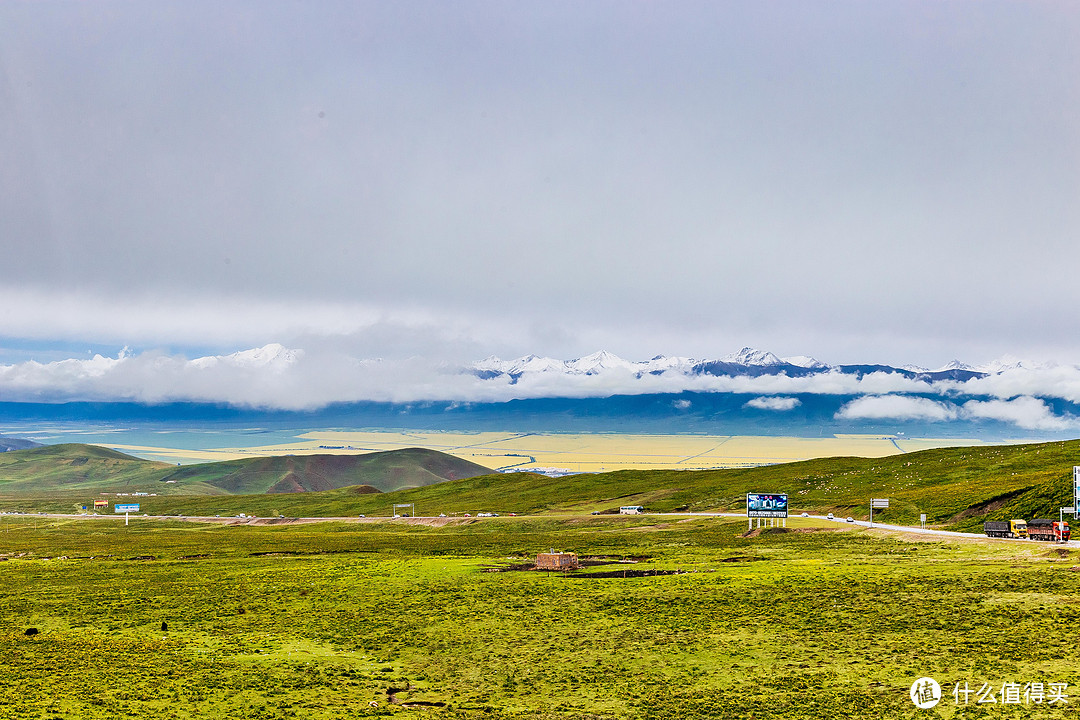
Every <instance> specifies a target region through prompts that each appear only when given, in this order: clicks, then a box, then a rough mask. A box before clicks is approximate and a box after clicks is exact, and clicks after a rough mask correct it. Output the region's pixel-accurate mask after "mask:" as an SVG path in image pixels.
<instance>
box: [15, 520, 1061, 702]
mask: <svg viewBox="0 0 1080 720" xmlns="http://www.w3.org/2000/svg"><path fill="white" fill-rule="evenodd" d="M745 532H746V525H745V521H743V520H730V519H721V518H692V519H686V520H675V519H667V518H664V519H657V518H653V519H650V518H647V517H619V516H602V517H579V518H496V519H491V520H486V521H475V519H474V520H458V521H453V522H452V523H451V524H449V525H446V526H442V527H431V526H425V525H421V524H410V525H403V524H401V523H400V522H378V523H365V524H360V523H356V522H352V523H320V524H315V525H287V526H265V527H258V526H246V525H243V526H220V525H206V524H194V523H181V522H163V521H153V520H144V519H142V518H136V519H133V520H132V524H131V525H130V526H128V527H124V526H123V525H119V524H116V523H106V522H102V521H86V520H62V521H55V520H53V521H47V520H45V519H28V518H20V517H11V516H4V517H0V557H3V558H5V561H3V562H0V653H2V657H3V658H4V665H5V672H4V673H0V718H19V719H20V720H21V719H22V718H80V719H83V718H86V719H93V718H110V719H111V718H119V717H135V718H293V717H295V718H313V719H316V718H318V719H322V718H352V717H369V716H370V717H374V716H386V715H392V716H396V717H400V718H432V719H433V720H434V719H442V718H536V719H538V718H564V719H567V720H571V719H575V720H576V719H584V718H612V719H614V718H634V719H637V718H642V719H646V718H648V719H654V718H655V719H657V720H661V719H663V720H667V719H669V718H705V717H710V718H829V719H830V720H835V718H840V717H845V718H846V717H850V718H867V719H870V718H873V719H874V720H878V719H879V718H885V717H888V718H916V717H945V718H954V717H955V718H976V717H988V718H999V717H1000V718H1006V717H1009V718H1011V717H1025V718H1027V717H1037V718H1064V717H1073V716H1075V705H1076V704H1077V702H1080V690H1077V688H1078V687H1080V686H1078V685H1077V683H1080V658H1078V657H1077V656H1076V655H1075V653H1074V651H1073V646H1074V635H1075V627H1076V623H1077V622H1078V621H1080V603H1078V602H1077V597H1078V595H1077V592H1078V590H1080V572H1078V571H1077V570H1078V566H1080V556H1078V553H1077V551H1076V550H1072V549H1065V548H1061V547H1055V546H1051V545H1049V544H1045V543H1035V542H1024V543H1017V542H1005V541H993V540H968V541H959V542H958V541H941V540H932V541H927V540H926V539H925V538H923V539H920V541H910V540H907V539H903V538H898V537H895V536H889V535H886V534H880V533H878V532H877V531H868V530H863V529H854V528H851V527H850V526H843V527H836V526H835V525H834V524H830V527H825V526H824V523H815V522H814V521H812V520H802V519H798V518H793V519H791V520H789V528H788V530H787V531H779V530H777V531H769V532H760V533H754V534H753V535H754V536H752V537H747V536H745ZM552 547H554V548H559V549H564V550H569V551H574V552H577V553H578V554H579V555H581V556H582V557H596V558H598V559H597V560H596V561H595V562H596V563H598V564H596V565H593V566H590V567H587V568H585V569H584V570H582V571H579V572H578V573H577V574H575V575H570V576H564V575H562V574H559V573H542V572H537V571H529V570H523V569H521V570H516V569H514V568H515V567H519V566H524V565H527V564H528V562H529V560H530V559H531V558H532V557H533V556H534V555H535V553H537V552H541V551H546V550H548V549H549V548H552ZM624 559H625V560H630V559H633V560H635V562H621V561H622V560H624ZM605 571H606V572H608V573H609V574H613V575H614V577H589V574H590V573H597V572H605ZM635 571H637V572H636V573H635ZM641 571H645V572H644V573H642V572H641ZM649 571H651V572H652V573H653V574H652V575H650V574H649ZM665 571H669V572H670V571H679V574H667V575H664V574H660V573H663V572H665ZM620 573H622V574H624V575H626V577H621V576H619V574H620ZM635 574H637V575H642V574H644V576H643V577H634V576H633V575H635ZM163 623H164V626H163ZM30 628H33V629H35V630H37V631H38V632H37V633H36V634H30V635H28V634H27V630H28V629H30ZM921 676H930V677H934V678H936V679H937V680H938V681H939V682H941V683H942V686H943V688H944V690H945V693H946V697H945V698H944V700H943V702H942V704H941V705H940V706H939V707H938V708H936V709H934V710H930V711H925V710H917V709H916V708H915V707H914V705H912V703H911V701H910V700H909V699H908V688H909V687H910V685H911V683H912V682H913V681H914V680H915V679H916V678H918V677H921ZM958 681H960V682H967V683H969V685H970V686H972V687H973V689H978V688H979V686H980V685H981V684H982V683H991V684H993V685H995V686H1000V685H1001V684H1002V683H1003V682H1017V683H1021V684H1022V683H1025V682H1044V683H1047V684H1048V683H1051V682H1067V683H1069V689H1070V690H1072V691H1074V694H1073V695H1072V696H1071V697H1070V700H1069V702H1070V705H1069V706H1066V707H1064V708H1063V707H1061V706H1060V705H1047V704H1045V703H1044V704H1041V705H1026V706H1020V707H1012V706H1001V705H976V704H975V699H976V698H975V696H974V695H972V697H971V699H970V704H969V705H968V706H966V707H957V706H955V705H954V700H953V697H952V695H951V691H952V688H953V686H954V683H956V682H958ZM372 703H376V704H377V707H376V706H374V705H372Z"/></svg>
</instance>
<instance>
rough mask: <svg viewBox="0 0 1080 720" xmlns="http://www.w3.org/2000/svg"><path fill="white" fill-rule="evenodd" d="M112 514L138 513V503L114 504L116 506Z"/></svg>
mask: <svg viewBox="0 0 1080 720" xmlns="http://www.w3.org/2000/svg"><path fill="white" fill-rule="evenodd" d="M113 512H114V513H133V512H139V503H131V504H129V505H121V504H120V503H116V505H114V506H113Z"/></svg>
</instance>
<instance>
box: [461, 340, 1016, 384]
mask: <svg viewBox="0 0 1080 720" xmlns="http://www.w3.org/2000/svg"><path fill="white" fill-rule="evenodd" d="M1012 367H1016V365H1007V364H1001V363H999V364H996V365H994V366H992V367H987V368H977V367H974V366H972V365H967V364H965V363H962V362H960V361H959V360H953V361H952V362H950V363H948V364H947V365H945V366H944V367H941V368H939V369H937V370H930V369H927V368H922V367H918V366H914V365H905V366H902V367H894V366H892V365H881V364H856V365H828V364H826V363H823V362H820V361H819V360H816V359H815V358H812V357H809V356H806V355H797V356H793V357H787V358H781V357H778V356H776V355H774V354H773V353H771V352H768V351H765V350H757V349H755V348H750V347H744V348H742V349H741V350H738V351H737V352H733V353H728V354H727V355H724V356H722V357H720V358H718V359H715V360H695V359H693V358H686V357H668V356H665V355H657V356H656V357H654V358H652V359H650V360H645V361H639V362H635V361H631V360H624V359H623V358H620V357H619V356H617V355H615V354H613V353H610V352H607V351H604V350H601V351H599V352H595V353H593V354H591V355H586V356H585V357H581V358H577V359H574V360H557V359H555V358H549V357H539V356H537V355H526V356H524V357H520V358H516V359H514V360H501V359H500V358H498V357H496V356H494V355H492V356H490V357H487V358H485V359H483V360H480V361H478V362H475V363H473V364H472V366H471V367H470V368H469V372H471V373H472V374H474V375H476V376H477V377H479V378H480V379H483V380H490V379H494V378H499V377H507V378H509V379H510V381H511V382H512V383H514V382H517V381H518V380H519V379H520V378H522V377H524V376H526V375H536V374H541V373H553V374H556V375H600V374H603V373H610V372H619V373H624V374H625V373H629V374H632V375H634V376H636V377H639V378H640V377H643V376H645V375H664V374H668V373H670V374H673V375H686V376H694V375H713V376H730V377H740V376H742V377H760V376H763V375H786V376H788V377H806V376H809V375H820V374H825V373H838V374H842V375H853V376H856V377H859V378H861V377H864V376H866V375H869V374H871V373H886V374H895V375H901V376H903V377H905V378H908V379H911V380H916V381H924V382H937V381H941V380H954V381H957V382H964V381H967V380H972V379H977V378H984V377H988V376H989V375H991V374H994V373H997V372H1001V371H1002V370H1005V369H1010V368H1012Z"/></svg>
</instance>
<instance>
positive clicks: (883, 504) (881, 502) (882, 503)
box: [870, 498, 889, 508]
mask: <svg viewBox="0 0 1080 720" xmlns="http://www.w3.org/2000/svg"><path fill="white" fill-rule="evenodd" d="M870 507H872V508H887V507H889V498H871V500H870Z"/></svg>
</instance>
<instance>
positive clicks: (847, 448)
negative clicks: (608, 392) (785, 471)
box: [111, 431, 982, 472]
mask: <svg viewBox="0 0 1080 720" xmlns="http://www.w3.org/2000/svg"><path fill="white" fill-rule="evenodd" d="M980 444H982V443H980V442H979V441H977V440H969V439H950V438H897V437H895V436H890V435H837V436H831V437H822V438H797V437H766V436H748V435H733V436H732V435H625V434H619V433H597V434H589V433H580V434H561V433H559V434H557V433H500V432H481V433H461V432H401V431H364V432H332V431H317V432H308V433H304V434H302V435H298V436H297V438H296V440H295V442H290V443H287V444H281V445H264V446H260V447H248V448H218V449H210V450H180V449H174V448H168V447H146V446H136V445H112V446H111V447H115V448H117V449H119V450H123V451H126V452H132V453H135V454H137V455H140V456H142V457H153V458H154V459H159V460H164V461H166V462H181V463H191V462H207V461H214V460H235V459H238V458H244V457H256V456H264V455H287V454H293V455H310V454H314V453H334V454H358V453H367V452H376V451H381V450H395V449H399V448H406V447H424V448H430V449H432V450H440V451H442V452H445V453H449V454H450V455H455V456H457V457H460V458H464V459H466V460H472V461H473V462H476V463H479V464H481V465H484V466H486V467H490V468H494V469H505V468H510V467H515V468H519V469H534V468H543V469H546V468H558V469H564V470H572V471H585V472H600V471H607V470H623V469H627V468H675V469H685V470H697V469H703V468H732V467H750V466H756V465H766V464H771V463H783V462H792V461H795V460H808V459H811V458H820V457H837V456H858V457H883V456H886V455H895V454H898V453H901V452H912V451H915V450H925V449H928V448H934V447H955V446H960V445H980Z"/></svg>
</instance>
